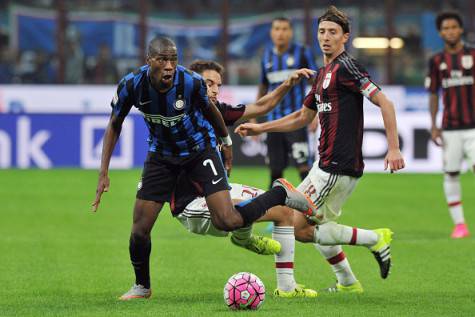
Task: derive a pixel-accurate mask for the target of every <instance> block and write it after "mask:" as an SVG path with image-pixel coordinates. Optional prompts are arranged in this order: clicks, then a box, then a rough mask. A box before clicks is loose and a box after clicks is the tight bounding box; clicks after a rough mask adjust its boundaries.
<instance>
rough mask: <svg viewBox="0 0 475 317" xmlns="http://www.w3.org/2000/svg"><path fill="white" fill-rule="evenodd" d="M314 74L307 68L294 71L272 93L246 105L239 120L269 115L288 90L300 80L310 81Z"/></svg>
mask: <svg viewBox="0 0 475 317" xmlns="http://www.w3.org/2000/svg"><path fill="white" fill-rule="evenodd" d="M314 74H315V71H313V70H311V69H308V68H301V69H298V70H296V71H294V72H293V73H292V74H291V75H290V76H289V78H287V80H285V81H284V82H283V83H282V84H280V85H279V87H277V88H276V89H274V90H273V91H272V92H270V93H268V94H267V95H264V96H262V97H260V98H259V99H258V100H257V101H256V102H255V103H251V104H248V105H246V110H245V111H244V113H243V115H242V117H241V119H240V120H248V119H252V118H257V117H260V116H262V115H265V114H266V113H269V112H270V111H272V109H274V108H275V107H276V106H277V105H278V104H279V102H280V101H281V100H282V98H284V97H285V95H286V94H287V93H288V92H289V91H290V89H292V87H294V86H295V85H297V84H298V83H299V82H300V80H302V79H303V78H307V79H310V78H311V77H312V76H313V75H314ZM254 123H255V122H254Z"/></svg>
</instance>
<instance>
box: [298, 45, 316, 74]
mask: <svg viewBox="0 0 475 317" xmlns="http://www.w3.org/2000/svg"><path fill="white" fill-rule="evenodd" d="M315 60H316V59H315V55H314V54H313V53H312V50H311V49H310V48H308V47H304V49H303V60H302V65H301V66H302V67H305V68H309V69H312V70H317V64H316V63H315Z"/></svg>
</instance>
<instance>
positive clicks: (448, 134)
mask: <svg viewBox="0 0 475 317" xmlns="http://www.w3.org/2000/svg"><path fill="white" fill-rule="evenodd" d="M442 140H443V142H444V145H443V152H442V153H443V154H442V155H443V165H444V172H459V171H460V170H461V169H462V163H463V160H464V158H466V159H467V163H468V164H470V167H472V166H474V165H475V129H468V130H450V131H442Z"/></svg>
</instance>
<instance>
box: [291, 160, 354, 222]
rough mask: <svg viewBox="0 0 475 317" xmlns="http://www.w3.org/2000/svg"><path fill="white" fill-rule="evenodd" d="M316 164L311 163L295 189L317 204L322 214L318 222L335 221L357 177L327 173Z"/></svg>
mask: <svg viewBox="0 0 475 317" xmlns="http://www.w3.org/2000/svg"><path fill="white" fill-rule="evenodd" d="M317 164H318V163H315V164H313V167H312V169H311V170H310V172H309V173H308V175H307V177H305V179H304V180H303V181H302V183H300V185H299V186H298V187H297V189H298V190H299V191H301V192H304V193H306V194H307V195H308V196H309V197H310V199H312V201H313V203H314V204H315V205H317V207H318V209H319V213H320V214H321V215H322V216H323V218H322V220H321V221H320V223H325V222H329V221H335V220H336V219H337V218H338V217H339V216H340V214H341V207H342V206H343V204H344V203H345V201H346V200H347V199H348V197H350V195H351V193H352V192H353V190H354V189H355V187H356V183H357V182H358V178H356V177H351V176H346V175H337V174H330V173H327V172H325V171H322V170H321V169H320V168H318V165H317Z"/></svg>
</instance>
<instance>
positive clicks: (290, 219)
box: [274, 206, 294, 226]
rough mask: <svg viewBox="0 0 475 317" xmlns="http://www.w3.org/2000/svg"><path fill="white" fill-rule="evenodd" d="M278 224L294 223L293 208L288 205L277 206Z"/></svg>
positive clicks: (289, 224) (288, 224) (291, 224)
mask: <svg viewBox="0 0 475 317" xmlns="http://www.w3.org/2000/svg"><path fill="white" fill-rule="evenodd" d="M274 222H276V223H277V225H279V226H293V225H294V210H293V209H292V208H289V207H284V206H279V213H278V217H277V219H276V221H274Z"/></svg>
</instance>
